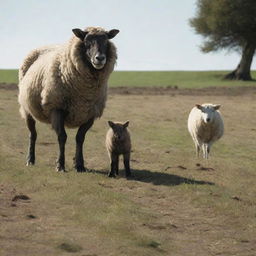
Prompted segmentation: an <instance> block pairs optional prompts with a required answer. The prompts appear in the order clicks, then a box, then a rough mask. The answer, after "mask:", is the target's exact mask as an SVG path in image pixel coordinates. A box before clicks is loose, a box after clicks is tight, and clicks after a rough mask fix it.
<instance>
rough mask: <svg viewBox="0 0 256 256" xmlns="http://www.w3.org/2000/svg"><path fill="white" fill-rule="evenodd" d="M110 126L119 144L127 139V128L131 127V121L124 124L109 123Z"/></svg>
mask: <svg viewBox="0 0 256 256" xmlns="http://www.w3.org/2000/svg"><path fill="white" fill-rule="evenodd" d="M108 124H109V126H110V127H111V129H112V130H113V137H114V140H115V141H117V142H122V141H124V140H125V138H126V133H127V130H126V128H127V127H128V125H129V121H127V122H125V123H124V124H122V123H114V122H112V121H108Z"/></svg>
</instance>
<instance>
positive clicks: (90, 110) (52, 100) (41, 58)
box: [18, 28, 117, 127]
mask: <svg viewBox="0 0 256 256" xmlns="http://www.w3.org/2000/svg"><path fill="white" fill-rule="evenodd" d="M87 31H89V33H94V32H95V33H97V32H99V31H104V30H103V29H101V28H88V29H87ZM82 43H83V42H82V41H81V40H80V39H78V38H77V37H75V36H73V37H72V38H71V39H70V41H69V42H67V43H66V44H63V45H55V46H46V47H42V48H39V49H35V50H33V51H32V52H31V53H30V54H29V55H28V56H27V57H26V59H25V60H24V62H23V64H22V66H21V68H20V70H19V98H18V101H19V103H20V105H21V108H20V112H21V115H22V117H23V118H25V116H26V115H27V114H31V115H32V116H33V117H34V118H35V119H37V120H39V121H42V122H46V123H50V114H51V111H52V110H53V109H62V110H64V111H65V112H66V114H67V115H66V117H65V125H66V126H67V127H78V126H80V125H82V124H84V123H85V122H87V121H88V120H89V119H91V118H98V117H100V116H101V115H102V113H103V110H104V108H105V103H106V94H107V82H108V78H109V75H110V74H111V72H112V71H113V69H114V65H115V62H116V58H117V55H116V48H115V46H114V44H113V43H111V42H109V47H108V59H107V62H106V64H105V66H104V68H103V69H101V70H94V69H92V67H89V66H88V63H86V62H85V61H84V59H83V56H82V55H81V44H82Z"/></svg>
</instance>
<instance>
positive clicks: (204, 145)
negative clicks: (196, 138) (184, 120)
mask: <svg viewBox="0 0 256 256" xmlns="http://www.w3.org/2000/svg"><path fill="white" fill-rule="evenodd" d="M203 156H204V158H205V159H208V144H207V143H204V144H203Z"/></svg>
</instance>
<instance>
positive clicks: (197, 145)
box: [194, 141, 200, 158]
mask: <svg viewBox="0 0 256 256" xmlns="http://www.w3.org/2000/svg"><path fill="white" fill-rule="evenodd" d="M194 142H195V147H196V156H197V157H198V158H199V153H200V145H199V143H198V142H197V141H194Z"/></svg>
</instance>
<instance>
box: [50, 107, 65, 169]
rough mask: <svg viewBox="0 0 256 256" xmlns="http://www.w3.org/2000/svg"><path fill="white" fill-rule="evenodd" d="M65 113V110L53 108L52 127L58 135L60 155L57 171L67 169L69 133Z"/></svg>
mask: <svg viewBox="0 0 256 256" xmlns="http://www.w3.org/2000/svg"><path fill="white" fill-rule="evenodd" d="M64 122H65V113H64V111H63V110H53V111H52V113H51V123H52V128H53V129H54V130H55V132H56V134H57V136H58V142H59V156H58V158H57V166H56V171H63V172H64V171H65V144H66V140H67V134H66V131H65V127H64Z"/></svg>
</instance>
